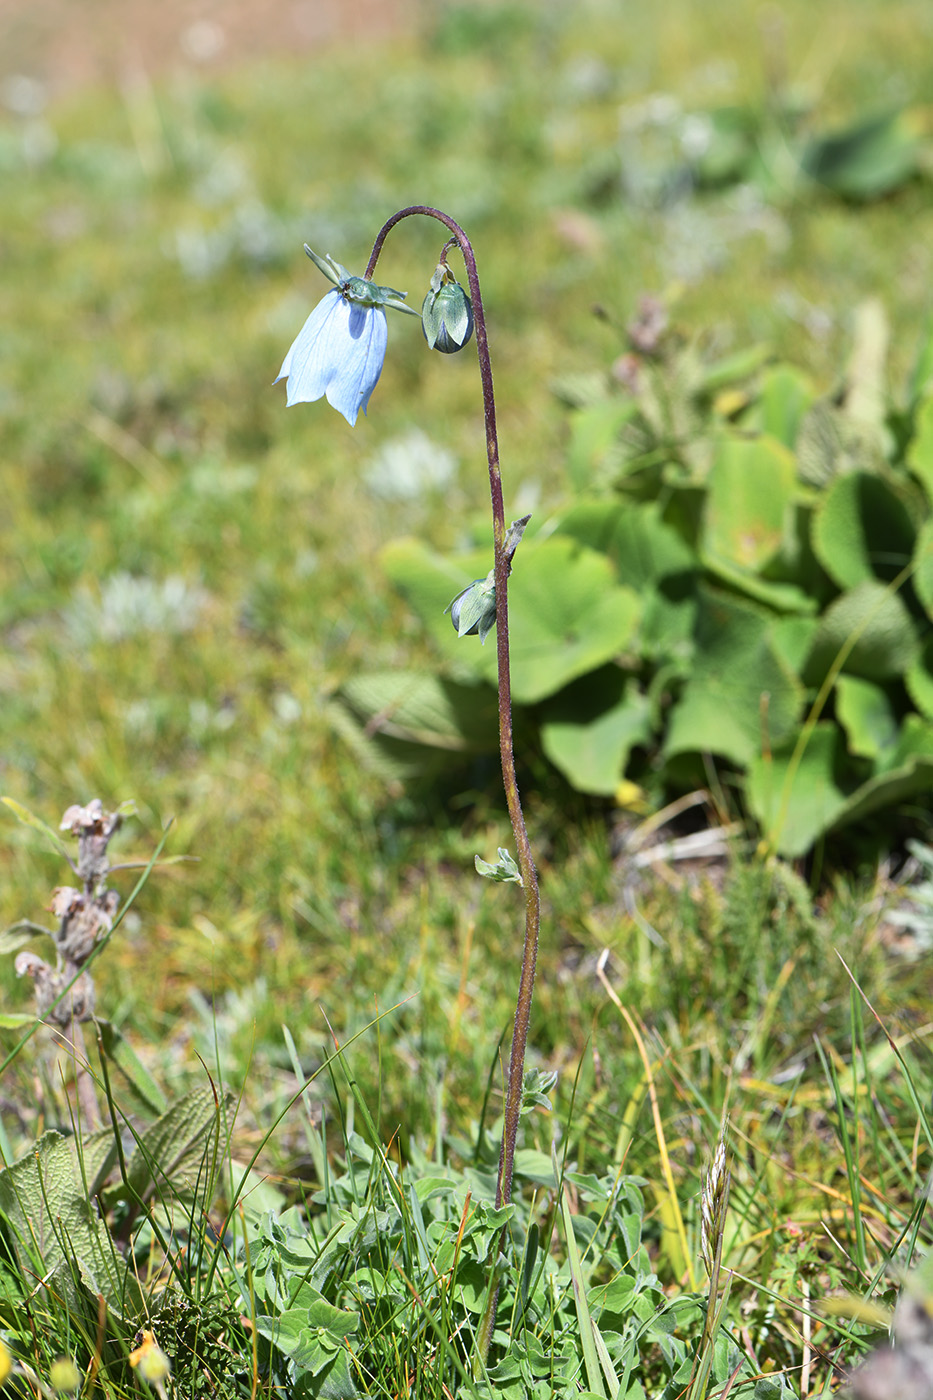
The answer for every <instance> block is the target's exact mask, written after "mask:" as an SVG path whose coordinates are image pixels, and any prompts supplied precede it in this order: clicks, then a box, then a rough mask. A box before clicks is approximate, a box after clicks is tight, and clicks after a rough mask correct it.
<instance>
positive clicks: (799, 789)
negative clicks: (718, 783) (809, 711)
mask: <svg viewBox="0 0 933 1400" xmlns="http://www.w3.org/2000/svg"><path fill="white" fill-rule="evenodd" d="M842 750H843V742H842V734H841V732H840V730H839V728H838V726H837V725H835V724H829V723H825V724H818V725H817V726H816V727H815V729H814V730H813V731H812V733H811V734H810V736H809V739H808V741H807V745H806V748H805V749H804V750H803V752H802V753H801V754H799V755H798V754H797V752H796V742H795V741H793V740H789V741H788V742H787V743H786V744H785V745H784V746H782V747H781V748H778V749H775V751H774V752H773V753H771V754H761V755H760V756H759V757H757V758H756V759H755V761H754V763H753V764H752V765H751V768H750V770H749V774H748V783H747V785H746V789H745V791H746V797H747V799H748V805H749V808H750V810H751V813H752V815H753V816H754V817H755V818H756V820H757V821H758V824H759V825H760V827H761V829H762V832H763V833H764V838H765V841H766V842H767V844H768V846H769V848H770V849H771V850H773V851H777V853H778V854H779V855H783V856H789V857H795V856H802V855H805V854H806V852H807V851H809V850H810V848H811V846H812V845H813V844H814V842H815V841H817V840H818V839H819V838H820V837H821V836H822V835H823V833H824V832H826V831H828V830H829V829H830V827H832V826H834V825H835V824H836V822H837V821H838V820H839V818H840V817H841V816H842V813H843V812H844V811H845V806H846V802H847V800H848V799H847V794H846V792H845V791H844V789H843V788H841V787H840V786H839V782H838V779H837V776H836V775H837V773H838V771H839V767H840V761H841V757H842Z"/></svg>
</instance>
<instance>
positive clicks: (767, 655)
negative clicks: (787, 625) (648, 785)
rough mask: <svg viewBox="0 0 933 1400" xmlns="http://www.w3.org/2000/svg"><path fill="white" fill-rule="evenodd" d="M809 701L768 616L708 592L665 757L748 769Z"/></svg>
mask: <svg viewBox="0 0 933 1400" xmlns="http://www.w3.org/2000/svg"><path fill="white" fill-rule="evenodd" d="M802 698H803V690H802V687H801V685H800V683H799V681H798V680H797V678H796V677H795V676H794V675H793V674H792V673H791V672H790V671H789V670H788V669H787V667H786V666H785V665H784V663H783V662H782V661H781V659H780V657H779V656H778V654H777V651H776V649H775V647H774V644H773V642H772V640H771V636H770V619H769V618H768V617H767V615H766V614H764V613H762V612H761V611H760V610H759V609H757V608H755V607H753V606H752V605H751V604H749V603H745V602H743V601H742V600H740V599H738V598H734V597H732V596H730V595H728V594H725V593H718V592H713V591H712V590H711V589H704V590H703V591H702V592H701V595H700V614H699V621H698V626H697V637H696V655H695V658H694V662H693V665H692V668H691V671H690V675H689V679H688V680H687V684H686V686H685V687H684V691H683V694H682V695H681V697H680V699H679V700H678V702H677V703H676V704H675V705H674V707H673V710H672V713H671V719H670V725H669V729H668V734H667V739H666V741H665V745H664V752H665V755H667V756H668V757H670V756H671V755H674V754H678V753H685V752H691V751H693V752H701V753H703V752H709V753H716V754H720V755H722V757H723V758H728V759H731V760H732V761H733V762H734V763H738V764H741V765H745V764H748V763H750V762H751V761H752V760H753V759H754V758H755V756H756V754H759V753H761V752H762V751H763V750H766V749H767V748H768V747H770V746H773V745H776V744H779V743H780V742H781V741H782V740H783V739H784V738H785V736H786V735H788V734H789V733H791V732H792V731H793V730H794V729H795V727H796V724H797V720H798V715H799V711H800V705H801V701H802Z"/></svg>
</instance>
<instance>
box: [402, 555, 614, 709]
mask: <svg viewBox="0 0 933 1400" xmlns="http://www.w3.org/2000/svg"><path fill="white" fill-rule="evenodd" d="M382 560H383V565H384V567H385V569H386V572H387V573H388V575H389V577H390V578H391V579H392V581H393V583H395V584H396V586H397V587H398V588H400V589H401V591H402V592H403V593H404V594H405V596H406V597H407V598H408V600H409V602H410V603H411V605H412V606H413V607H414V608H415V610H416V611H417V612H418V613H419V614H420V616H421V617H422V619H423V620H424V621H425V623H426V624H427V625H428V626H429V628H430V629H431V631H432V633H433V634H434V636H435V638H436V639H437V641H438V643H439V644H440V646H441V648H442V649H443V651H444V653H445V655H446V656H448V657H449V658H450V660H451V662H452V663H453V665H454V667H455V668H456V669H457V670H459V671H460V672H461V674H464V673H466V674H473V675H479V676H483V677H485V679H486V680H489V681H491V682H493V683H494V682H495V679H496V647H495V640H494V635H493V636H492V637H490V639H489V642H488V644H487V645H485V646H483V645H481V644H480V642H479V641H478V640H477V639H476V637H461V638H458V637H457V635H456V633H455V632H454V630H453V628H452V627H451V625H450V618H449V617H445V616H444V609H445V608H446V607H447V606H448V605H449V603H450V601H451V599H452V598H453V597H454V596H455V595H456V594H457V593H459V592H460V590H461V589H462V588H465V587H466V586H467V585H468V584H469V583H470V582H471V580H472V579H473V578H478V577H483V576H484V575H485V574H486V572H487V570H488V569H489V568H491V566H492V551H491V550H490V551H489V554H488V555H485V554H471V555H467V556H464V557H462V558H458V559H442V558H440V557H439V556H437V555H435V554H432V553H431V551H430V550H428V549H426V548H425V546H424V545H421V544H419V543H418V542H416V541H414V540H407V541H406V540H400V541H396V542H394V543H393V544H392V545H390V546H389V547H388V548H387V549H385V550H384V551H383V555H382ZM638 615H639V601H638V597H637V596H636V594H635V593H634V592H633V591H632V590H631V589H630V588H622V587H620V586H619V585H618V584H617V583H616V581H615V573H614V571H613V568H612V565H611V564H610V563H609V560H608V559H607V558H606V557H605V555H603V554H599V553H597V552H596V551H595V550H592V549H586V548H584V547H582V546H580V545H578V544H576V543H575V542H574V541H573V540H570V539H565V538H562V537H560V536H557V535H555V536H552V537H551V538H550V539H546V540H541V541H538V540H533V541H531V542H530V543H525V544H523V545H522V546H521V548H520V549H519V550H518V553H517V554H516V556H515V564H514V568H513V572H512V576H511V578H510V579H509V638H510V643H511V662H512V697H513V699H514V700H516V701H518V702H519V704H531V703H533V702H534V701H537V700H543V699H544V698H545V697H546V696H548V695H554V694H556V692H557V691H558V690H562V689H563V687H564V686H565V685H567V684H568V682H569V681H572V680H576V678H577V677H578V676H582V675H584V674H585V673H586V672H587V671H592V670H594V669H595V668H596V667H597V666H602V665H603V664H604V663H605V662H607V661H611V660H612V659H613V658H614V657H615V656H617V655H618V653H619V652H621V651H624V650H625V648H626V647H628V646H629V644H630V643H631V641H632V638H633V637H634V634H635V629H636V626H637V623H638Z"/></svg>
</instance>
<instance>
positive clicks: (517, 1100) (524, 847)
mask: <svg viewBox="0 0 933 1400" xmlns="http://www.w3.org/2000/svg"><path fill="white" fill-rule="evenodd" d="M412 214H424V215H427V216H428V217H429V218H432V219H437V220H439V222H440V223H442V224H444V225H445V226H446V227H447V228H448V229H449V230H450V232H451V233H452V234H453V238H452V239H451V240H450V242H449V243H448V244H447V245H446V247H450V246H452V244H453V243H456V245H457V247H458V248H459V249H460V252H461V254H462V256H463V261H464V264H465V266H466V272H467V278H468V280H469V284H470V299H471V301H472V303H473V323H474V327H475V330H476V350H477V354H478V355H479V370H480V377H481V379H482V383H483V408H484V412H485V420H486V457H487V460H488V462H489V494H490V497H491V500H492V527H493V539H494V542H495V561H494V562H495V575H494V576H495V584H496V654H497V662H498V674H499V753H500V757H501V760H502V782H503V786H504V787H505V800H506V803H507V805H508V811H509V818H510V820H511V823H512V831H513V833H514V835H515V845H516V848H517V853H518V868H519V870H520V871H521V876H522V884H523V887H524V891H525V942H524V947H523V950H522V969H521V975H520V978H519V983H518V997H517V1000H516V1004H515V1025H514V1029H513V1032H512V1050H511V1054H510V1056H509V1079H508V1087H507V1089H506V1097H505V1117H504V1123H503V1132H502V1148H501V1151H500V1155H499V1179H498V1184H497V1187H496V1205H497V1206H501V1205H507V1204H508V1203H509V1201H510V1200H511V1197H512V1173H513V1170H514V1165H515V1140H516V1137H517V1134H518V1123H519V1117H520V1114H521V1107H522V1086H523V1083H524V1070H525V1048H526V1045H527V1042H528V1023H529V1021H530V1019H531V999H532V994H533V991H534V980H535V965H536V962H537V956H538V930H539V927H540V921H541V904H540V897H539V894H538V876H537V872H536V870H535V864H534V860H533V858H532V854H531V845H530V843H529V840H528V831H527V829H526V826H525V817H524V814H523V812H522V804H521V800H520V798H519V795H518V782H517V779H516V776H515V754H514V750H513V745H512V688H511V673H510V669H509V604H508V579H509V573H510V571H511V561H510V557H509V555H508V553H507V551H506V529H505V509H504V506H503V502H502V478H501V476H500V473H499V439H498V436H497V433H496V400H495V394H494V392H493V383H492V365H491V362H490V359H489V345H488V342H487V339H486V318H485V315H484V313H483V297H482V292H481V291H480V285H479V275H478V273H477V270H476V258H475V256H474V253H473V248H472V245H471V243H470V240H469V239H468V238H467V236H466V234H465V233H464V231H463V229H462V228H461V227H460V225H459V224H458V223H456V222H455V221H454V220H453V219H452V218H451V217H450V216H449V215H448V214H444V213H442V212H441V211H440V210H439V209H432V208H431V207H430V206H429V205H426V204H413V205H411V206H410V207H409V208H407V209H400V210H399V211H398V213H397V214H393V215H392V217H391V219H388V220H387V221H386V223H385V224H383V226H382V228H381V229H380V230H379V234H378V236H377V238H376V242H375V244H374V245H373V251H372V255H371V257H370V259H369V264H368V266H367V268H366V272H365V273H364V276H365V277H366V279H367V280H369V281H371V280H372V276H373V272H374V271H375V267H376V262H377V260H378V258H379V254H380V252H381V251H382V245H383V244H384V242H385V240H386V236H387V234H388V233H389V232H390V230H391V229H393V228H394V227H395V225H396V224H397V223H399V222H400V221H401V220H402V219H407V218H409V217H410V216H411V215H412ZM445 251H446V248H445ZM503 1235H504V1232H503ZM497 1297H498V1285H497V1284H496V1285H494V1286H493V1289H492V1290H491V1293H490V1301H489V1305H488V1306H487V1309H486V1315H485V1316H484V1317H483V1320H482V1323H481V1326H480V1340H479V1342H478V1350H479V1351H480V1353H481V1357H482V1359H483V1360H485V1356H486V1352H487V1351H488V1348H489V1338H490V1337H491V1335H492V1324H493V1320H494V1318H495V1310H496V1300H497Z"/></svg>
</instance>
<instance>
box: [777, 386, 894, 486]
mask: <svg viewBox="0 0 933 1400" xmlns="http://www.w3.org/2000/svg"><path fill="white" fill-rule="evenodd" d="M884 464H885V462H884V452H883V450H882V446H881V442H880V439H879V435H878V433H877V431H876V430H875V429H874V428H873V427H871V426H870V425H868V426H867V425H866V424H864V423H859V422H857V421H856V419H854V418H852V417H851V416H850V415H849V414H848V413H846V411H845V409H844V408H840V407H839V406H838V405H837V404H835V403H833V402H832V401H831V400H829V399H817V401H816V403H815V404H813V405H812V406H811V407H810V408H809V409H808V410H807V412H806V413H805V414H804V417H803V422H802V423H801V424H800V429H799V431H798V434H797V468H798V471H799V473H800V479H801V480H802V481H805V482H807V483H808V484H809V485H811V486H819V487H823V486H827V485H828V484H829V483H830V481H832V480H833V478H834V477H837V476H844V475H846V474H847V473H848V472H852V471H869V472H871V471H881V470H883V468H884Z"/></svg>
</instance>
